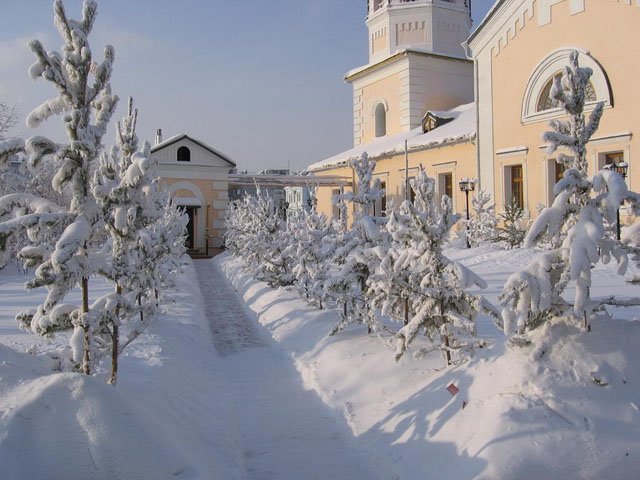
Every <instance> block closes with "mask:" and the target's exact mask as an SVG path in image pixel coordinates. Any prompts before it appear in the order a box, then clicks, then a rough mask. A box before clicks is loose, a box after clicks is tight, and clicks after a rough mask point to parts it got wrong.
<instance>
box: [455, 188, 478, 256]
mask: <svg viewBox="0 0 640 480" xmlns="http://www.w3.org/2000/svg"><path fill="white" fill-rule="evenodd" d="M458 185H459V186H460V191H461V192H464V194H465V196H466V197H467V234H466V235H465V237H466V239H467V248H471V243H470V242H469V218H470V217H469V192H473V191H474V190H475V189H476V181H475V180H470V179H468V178H463V179H462V180H460V181H459V182H458Z"/></svg>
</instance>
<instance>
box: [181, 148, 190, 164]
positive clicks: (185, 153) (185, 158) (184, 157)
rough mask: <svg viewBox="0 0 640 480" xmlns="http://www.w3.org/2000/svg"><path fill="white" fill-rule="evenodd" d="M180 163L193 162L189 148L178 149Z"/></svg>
mask: <svg viewBox="0 0 640 480" xmlns="http://www.w3.org/2000/svg"><path fill="white" fill-rule="evenodd" d="M178 161H179V162H190V161H191V151H190V150H189V149H188V148H187V147H180V148H179V149H178Z"/></svg>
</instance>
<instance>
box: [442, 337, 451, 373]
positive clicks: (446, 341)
mask: <svg viewBox="0 0 640 480" xmlns="http://www.w3.org/2000/svg"><path fill="white" fill-rule="evenodd" d="M442 341H443V342H444V346H445V348H446V350H445V351H444V358H445V360H446V361H447V367H450V366H451V352H450V351H449V335H443V336H442Z"/></svg>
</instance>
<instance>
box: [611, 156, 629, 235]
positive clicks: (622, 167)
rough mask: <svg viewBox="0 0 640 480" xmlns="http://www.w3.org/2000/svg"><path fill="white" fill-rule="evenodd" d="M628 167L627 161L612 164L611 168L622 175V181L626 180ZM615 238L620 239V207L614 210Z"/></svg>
mask: <svg viewBox="0 0 640 480" xmlns="http://www.w3.org/2000/svg"><path fill="white" fill-rule="evenodd" d="M628 169H629V164H627V162H620V163H614V164H613V170H614V171H615V172H616V173H617V174H618V175H620V176H621V177H622V181H626V178H627V170H628ZM616 238H617V239H618V240H620V208H618V210H616Z"/></svg>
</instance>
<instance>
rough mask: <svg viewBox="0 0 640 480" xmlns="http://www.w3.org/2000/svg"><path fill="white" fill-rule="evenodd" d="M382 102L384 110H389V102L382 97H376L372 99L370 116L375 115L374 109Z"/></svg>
mask: <svg viewBox="0 0 640 480" xmlns="http://www.w3.org/2000/svg"><path fill="white" fill-rule="evenodd" d="M380 104H382V105H383V106H384V111H385V112H388V111H389V104H388V103H387V100H386V99H384V98H377V99H375V100H374V102H373V106H372V107H371V116H372V117H375V116H376V109H377V108H378V105H380Z"/></svg>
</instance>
